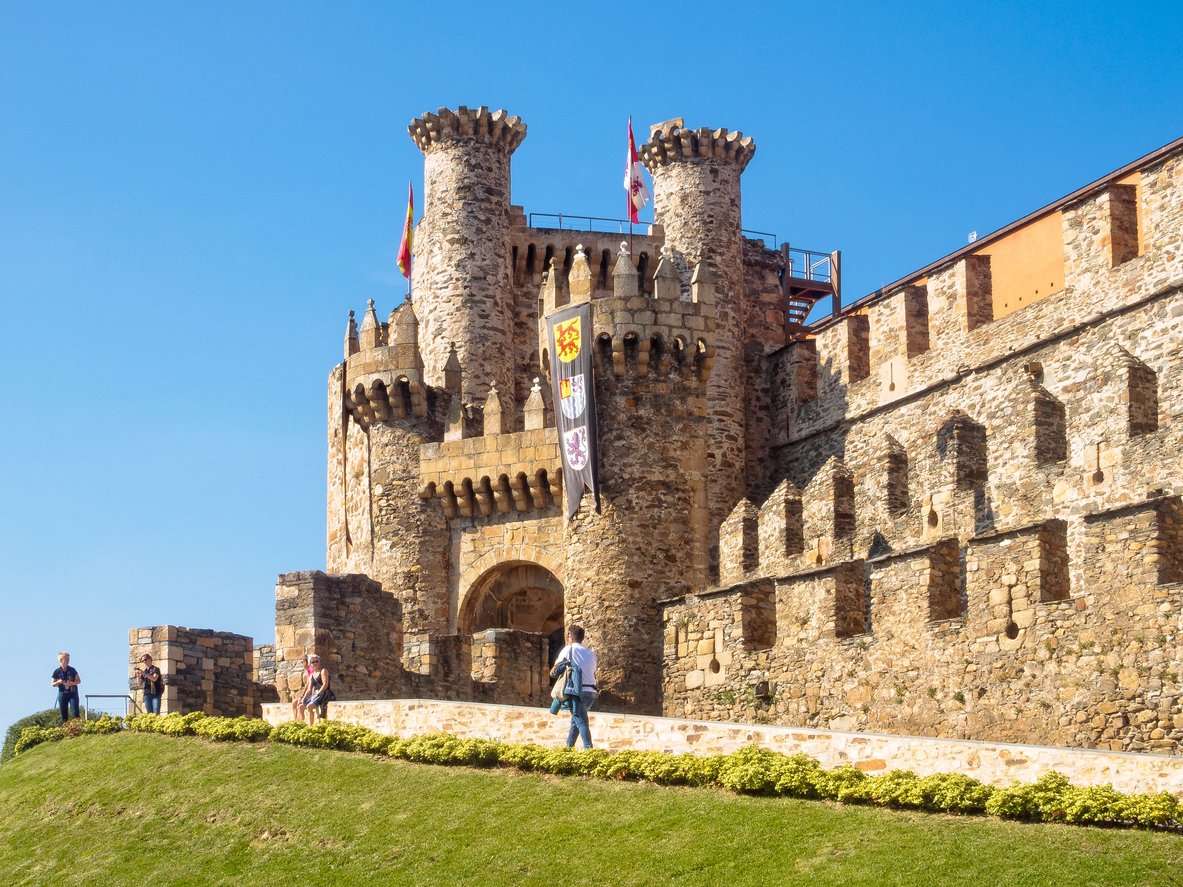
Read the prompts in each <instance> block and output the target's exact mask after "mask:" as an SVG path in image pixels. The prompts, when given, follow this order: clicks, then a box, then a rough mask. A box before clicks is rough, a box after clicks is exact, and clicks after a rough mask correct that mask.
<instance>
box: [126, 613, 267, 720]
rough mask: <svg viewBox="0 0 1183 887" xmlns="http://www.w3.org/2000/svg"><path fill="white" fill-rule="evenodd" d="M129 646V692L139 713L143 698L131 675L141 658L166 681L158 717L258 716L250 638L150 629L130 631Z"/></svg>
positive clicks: (158, 627)
mask: <svg viewBox="0 0 1183 887" xmlns="http://www.w3.org/2000/svg"><path fill="white" fill-rule="evenodd" d="M128 645H129V647H130V651H129V654H128V666H127V675H128V689H129V692H130V693H131V695H132V697H133V698H134V699H135V702H136V705H137V706H138V707H139V709H140V710H141V711H142V710H143V704H144V694H143V691H142V690H141V689H140V682H139V681H138V680H137V679H136V677H135V670H136V668H138V667H139V664H140V662H139V660H140V657H141V656H143V655H144V654H145V653H148V654H149V655H151V656H152V660H153V662H154V663H155V664H156V666H157V667H158V668H159V669H160V671H161V674H162V676H163V678H164V696H163V698H162V699H161V701H160V711H161V713H162V714H169V713H171V712H181V713H188V712H191V711H202V712H205V713H206V714H211V715H226V716H230V717H234V716H237V715H250V716H255V715H257V714H258V711H259V708H258V705H259V703H260V701H261V700H260V699H259V691H258V687H257V686H256V676H255V668H254V660H255V653H254V641H253V640H252V639H251V638H249V637H244V636H243V635H240V634H231V633H230V632H226V631H211V630H209V629H202V628H185V627H184V626H177V625H154V626H150V627H147V628H133V629H131V630H130V632H128Z"/></svg>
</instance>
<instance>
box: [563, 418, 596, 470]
mask: <svg viewBox="0 0 1183 887" xmlns="http://www.w3.org/2000/svg"><path fill="white" fill-rule="evenodd" d="M563 452H564V453H566V455H567V464H568V465H569V466H570V467H571V470H572V471H582V470H583V469H584V468H586V467H587V460H588V458H589V457H590V455H591V448H590V446H589V444H588V440H587V426H586V425H580V426H579V427H578V428H572V429H571V430H570V431H564V432H563Z"/></svg>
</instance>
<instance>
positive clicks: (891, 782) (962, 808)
mask: <svg viewBox="0 0 1183 887" xmlns="http://www.w3.org/2000/svg"><path fill="white" fill-rule="evenodd" d="M124 729H126V730H130V731H132V732H135V733H158V734H161V735H164V736H198V737H202V738H205V739H209V740H211V741H214V742H262V741H270V742H279V743H284V744H287V745H298V746H305V747H308V748H323V749H336V750H340V751H353V752H365V753H367V754H372V755H378V756H381V757H389V758H396V759H399V760H404V761H413V762H415V763H419V764H443V765H465V766H470V767H506V768H512V769H516V770H522V771H527V772H537V773H550V774H553V775H556V776H586V777H590V778H593V779H615V780H629V781H635V782H651V783H654V784H657V785H689V786H714V787H719V788H724V789H727V790H729V791H732V792H736V793H739V794H747V795H767V796H779V797H791V798H806V799H817V800H826V801H838V802H841V803H847V804H870V805H874V806H879V807H890V808H895V809H903V810H924V811H931V812H939V813H953V814H985V815H987V816H995V817H999V818H1002V819H1021V820H1028V821H1034V822H1066V823H1072V824H1080V825H1111V826H1121V827H1127V828H1148V829H1159V830H1171V831H1179V830H1181V829H1183V803H1181V802H1180V800H1179V799H1178V798H1176V797H1175V796H1174V795H1172V794H1171V793H1170V792H1165V791H1164V792H1159V793H1157V794H1124V793H1122V792H1118V791H1116V790H1115V789H1114V788H1113V786H1112V785H1098V786H1075V785H1072V784H1071V783H1069V781H1068V779H1067V778H1066V777H1065V776H1064V775H1063V774H1061V773H1057V772H1055V771H1050V772H1048V773H1045V774H1044V775H1043V776H1041V777H1040V778H1039V779H1038V780H1036V781H1035V782H1033V783H1016V784H1015V785H1013V786H1010V787H1007V788H996V787H994V786H990V785H986V784H985V783H983V782H981V781H980V780H977V779H974V778H972V777H970V776H966V775H964V774H961V773H936V774H933V775H931V776H923V777H922V776H917V775H916V774H915V773H913V772H912V771H910V770H891V771H889V772H887V773H884V774H882V775H880V776H868V775H867V774H866V773H864V772H863V771H861V770H859V769H857V768H856V767H853V766H851V765H849V764H843V765H842V766H839V767H835V768H833V769H831V770H825V769H823V768H822V766H821V764H820V763H819V762H818V761H817V760H816V759H814V758H811V757H809V756H808V755H804V754H794V755H786V754H783V753H781V752H774V751H770V750H768V749H765V748H760V747H759V746H755V745H750V746H747V747H745V748H742V749H740V750H738V751H735V752H732V753H731V754H727V755H711V756H697V755H691V754H671V753H669V752H659V751H617V752H610V751H605V750H603V749H591V750H587V751H583V750H580V751H576V750H574V749H566V748H548V747H546V746H541V745H534V744H516V743H509V742H499V741H497V740H492V739H460V738H459V737H456V736H452V735H449V734H446V733H436V734H429V735H424V736H416V737H413V738H410V739H402V738H399V737H397V736H386V735H384V734H381V733H377V732H375V731H373V730H370V729H369V728H367V727H361V726H357V725H354V724H343V723H340V722H338V721H321V722H320V723H318V724H317V725H316V726H314V727H309V726H308V725H306V724H301V723H297V722H291V723H286V724H280V725H279V726H278V727H272V726H271V725H270V724H268V723H267V722H266V721H264V720H262V719H259V718H246V717H238V718H225V717H214V716H207V715H204V714H202V713H201V712H193V713H191V714H187V715H180V714H170V715H163V716H161V715H137V716H135V717H131V718H128V719H127V720H126V721H125V720H123V719H122V718H112V717H108V716H103V717H102V718H99V719H98V720H96V721H70V722H68V723H67V724H65V725H64V726H60V727H26V728H25V729H24V730H22V731H21V734H20V736H19V738H18V739H17V742H16V753H17V754H20V753H22V752H24V751H27V750H28V749H30V748H32V747H34V746H36V745H40V744H43V743H46V742H56V741H58V740H62V739H68V738H72V737H75V736H83V735H91V734H109V733H117V732H119V731H120V730H124Z"/></svg>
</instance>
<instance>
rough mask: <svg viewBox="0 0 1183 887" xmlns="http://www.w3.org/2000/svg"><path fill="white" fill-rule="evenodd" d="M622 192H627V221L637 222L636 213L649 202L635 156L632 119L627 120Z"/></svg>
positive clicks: (638, 162) (639, 159)
mask: <svg viewBox="0 0 1183 887" xmlns="http://www.w3.org/2000/svg"><path fill="white" fill-rule="evenodd" d="M624 190H625V191H627V192H628V220H629V221H630V222H632V223H633V224H636V223H637V222H639V221H640V220H641V219H640V216H639V215H638V212H639V211H640V209H641V207H643V206H645V205H646V204H647V203H648V202H649V189H648V188H647V187H646V186H645V177H644V176H643V175H642V174H641V158H640V157H639V156H638V155H637V142H636V139H634V138H633V118H631V117H630V118H629V119H628V155H627V157H626V159H625V164H624Z"/></svg>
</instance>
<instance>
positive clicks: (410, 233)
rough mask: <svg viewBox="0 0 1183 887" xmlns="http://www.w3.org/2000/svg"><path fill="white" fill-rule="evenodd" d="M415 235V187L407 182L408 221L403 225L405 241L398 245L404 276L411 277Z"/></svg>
mask: <svg viewBox="0 0 1183 887" xmlns="http://www.w3.org/2000/svg"><path fill="white" fill-rule="evenodd" d="M414 236H415V189H414V187H413V186H412V185H411V183H410V182H407V221H406V223H405V224H404V225H403V241H402V243H400V244H399V245H398V270H399V271H401V272H402V273H403V277H406V278H407V279H410V277H411V240H412V239H413V238H414Z"/></svg>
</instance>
